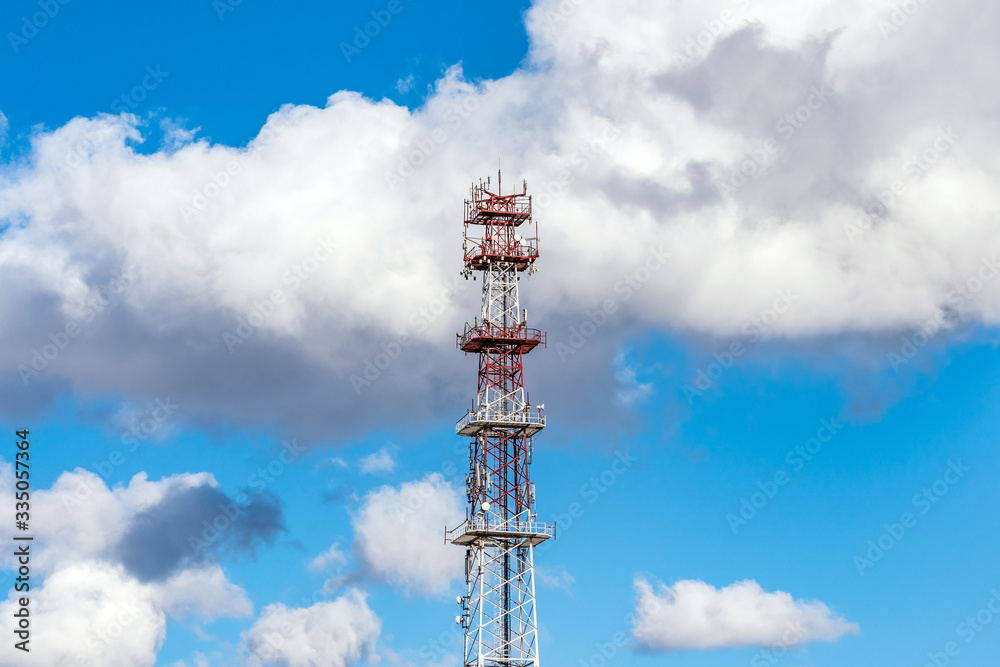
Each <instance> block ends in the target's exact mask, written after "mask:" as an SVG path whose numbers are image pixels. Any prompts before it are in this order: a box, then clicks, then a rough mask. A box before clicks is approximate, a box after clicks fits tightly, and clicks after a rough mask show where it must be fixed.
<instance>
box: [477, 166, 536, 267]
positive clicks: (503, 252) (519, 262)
mask: <svg viewBox="0 0 1000 667" xmlns="http://www.w3.org/2000/svg"><path fill="white" fill-rule="evenodd" d="M500 179H501V175H500V172H497V185H496V191H493V190H492V189H491V186H490V181H489V179H486V181H485V182H484V181H479V183H473V184H472V188H471V189H470V198H469V199H466V200H465V219H464V220H465V233H464V238H463V240H464V243H463V249H464V251H465V271H466V274H468V272H471V271H482V270H485V269H487V268H489V267H490V265H492V264H495V263H508V264H510V265H512V266H513V268H514V269H515V270H516V271H529V272H534V263H535V260H536V259H538V224H537V223H536V222H535V220H534V219H533V218H532V217H531V195H529V194H528V183H527V181H522V183H521V192H516V191H514V192H511V193H510V194H503V187H502V182H501V180H500Z"/></svg>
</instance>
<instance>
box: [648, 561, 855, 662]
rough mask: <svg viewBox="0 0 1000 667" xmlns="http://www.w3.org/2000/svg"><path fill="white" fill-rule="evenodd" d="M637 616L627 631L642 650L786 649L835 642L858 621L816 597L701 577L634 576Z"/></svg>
mask: <svg viewBox="0 0 1000 667" xmlns="http://www.w3.org/2000/svg"><path fill="white" fill-rule="evenodd" d="M635 588H636V594H637V600H636V620H635V625H634V627H633V630H632V636H633V638H634V639H635V640H636V642H637V644H638V646H639V647H640V648H641V649H643V650H646V651H678V650H684V649H696V650H704V649H717V648H727V647H736V646H764V647H776V646H781V647H784V648H791V647H794V646H800V645H802V644H805V643H807V642H810V641H817V640H822V641H835V640H837V639H839V638H840V637H842V636H844V635H845V634H856V633H857V632H858V625H857V624H856V623H849V622H847V621H845V620H844V619H843V618H840V617H839V616H837V615H835V614H834V613H833V612H832V611H831V610H830V609H829V608H828V607H827V606H826V605H825V604H823V603H822V602H818V601H803V600H795V599H793V598H792V596H791V595H789V594H788V593H783V592H781V591H777V592H775V593H769V592H767V591H765V590H763V589H762V588H761V587H760V585H759V584H757V582H755V581H750V580H747V581H741V582H737V583H735V584H732V585H731V586H727V587H725V588H721V589H716V588H715V587H713V586H711V585H710V584H706V583H704V582H701V581H678V582H677V583H675V584H674V585H673V586H666V585H663V584H661V585H660V586H659V590H658V591H657V590H654V589H653V586H652V585H650V584H649V582H647V581H646V580H644V579H642V578H637V579H636V581H635Z"/></svg>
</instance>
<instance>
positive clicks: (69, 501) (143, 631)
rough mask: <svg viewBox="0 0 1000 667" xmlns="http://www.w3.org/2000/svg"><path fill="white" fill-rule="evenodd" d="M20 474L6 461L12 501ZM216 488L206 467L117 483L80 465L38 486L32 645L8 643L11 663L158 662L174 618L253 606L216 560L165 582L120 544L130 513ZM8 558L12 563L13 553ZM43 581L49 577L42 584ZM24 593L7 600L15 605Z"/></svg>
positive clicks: (5, 610) (1, 465)
mask: <svg viewBox="0 0 1000 667" xmlns="http://www.w3.org/2000/svg"><path fill="white" fill-rule="evenodd" d="M12 480H13V473H12V471H11V466H10V464H8V463H6V462H2V461H0V501H2V500H4V499H7V500H8V504H10V503H12V498H13V495H12V494H13V489H12ZM205 486H208V487H211V488H217V486H218V485H217V483H216V481H215V479H214V478H213V477H212V475H210V474H208V473H197V474H190V473H186V474H181V475H174V476H172V477H166V478H164V479H162V480H159V481H153V482H151V481H149V480H148V479H147V478H146V475H145V473H140V474H137V475H135V476H134V477H133V478H132V479H131V480H130V482H129V484H128V485H120V486H117V487H115V488H114V489H109V488H108V487H107V485H105V483H104V480H103V479H101V478H100V477H98V476H97V475H94V474H93V473H91V472H89V471H85V470H83V469H79V468H78V469H77V470H75V471H73V472H64V473H63V474H61V475H60V476H59V477H58V478H57V479H56V481H55V483H54V484H53V485H52V487H51V488H49V489H38V490H36V491H34V492H33V494H32V509H33V512H32V525H33V532H34V536H35V541H34V542H33V543H32V550H33V552H32V578H33V582H34V585H33V586H32V598H31V605H32V608H33V611H32V619H33V620H32V623H33V626H32V627H33V633H32V644H31V647H32V651H31V654H30V658H25V657H24V655H23V654H22V653H21V652H20V651H16V650H14V649H13V648H12V646H11V643H10V642H5V643H4V644H3V645H2V646H0V663H2V664H4V665H22V664H23V665H27V664H29V663H31V664H35V663H37V661H39V660H41V661H42V662H43V663H44V664H46V665H54V666H60V667H61V666H63V665H67V666H68V665H78V664H82V663H81V662H79V661H80V660H81V659H84V658H86V659H87V660H89V662H88V663H87V664H94V665H97V664H99V665H108V667H117V666H119V665H121V666H122V667H126V666H131V667H136V666H141V665H153V664H154V663H155V662H156V654H157V651H158V650H159V647H160V645H161V644H162V642H163V639H164V637H165V635H166V622H167V618H168V617H173V618H180V617H184V616H187V615H189V614H196V615H198V616H200V617H202V618H205V619H214V618H220V617H241V616H249V615H251V614H252V612H253V609H252V605H251V603H250V600H249V599H248V598H247V595H246V592H245V591H244V590H243V589H242V588H240V587H239V586H236V585H235V584H233V583H232V582H230V581H229V580H228V579H227V577H226V575H225V573H224V572H223V571H222V569H221V568H220V567H219V566H218V565H217V564H214V563H200V564H198V565H196V566H193V567H181V568H180V569H177V570H176V571H175V572H173V573H172V574H171V575H170V576H168V577H165V578H164V579H162V580H156V581H148V582H144V581H142V580H141V579H140V578H139V577H137V576H136V575H135V574H134V573H131V572H129V571H128V569H127V568H126V567H125V566H124V565H123V563H121V562H119V561H118V560H117V558H116V551H115V547H116V545H118V544H119V543H120V542H121V541H122V540H123V539H124V538H125V537H126V535H127V534H128V531H129V527H130V524H131V522H132V520H133V519H134V518H135V517H136V516H137V515H139V514H140V513H141V512H143V511H144V510H148V509H149V508H151V507H154V506H156V505H157V504H158V503H160V502H161V501H163V500H164V499H166V498H168V497H172V496H176V495H177V494H178V492H183V490H185V489H192V488H196V487H205ZM2 562H3V563H4V564H5V565H6V566H7V567H11V566H12V559H11V555H10V553H6V552H5V553H4V554H3V558H2ZM38 582H41V585H38ZM16 598H17V595H16V593H15V592H13V591H12V592H11V594H10V597H9V598H8V599H7V600H6V601H3V602H0V613H2V614H4V615H5V616H7V617H10V614H12V613H13V607H14V605H15V600H16Z"/></svg>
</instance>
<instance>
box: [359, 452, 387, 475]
mask: <svg viewBox="0 0 1000 667" xmlns="http://www.w3.org/2000/svg"><path fill="white" fill-rule="evenodd" d="M360 469H361V474H363V475H371V474H374V473H380V472H392V471H393V470H395V469H396V459H394V458H393V456H392V452H391V451H389V449H388V448H385V447H383V448H382V449H380V450H378V451H377V452H374V453H372V454H369V455H368V456H365V457H363V458H362V459H361V463H360Z"/></svg>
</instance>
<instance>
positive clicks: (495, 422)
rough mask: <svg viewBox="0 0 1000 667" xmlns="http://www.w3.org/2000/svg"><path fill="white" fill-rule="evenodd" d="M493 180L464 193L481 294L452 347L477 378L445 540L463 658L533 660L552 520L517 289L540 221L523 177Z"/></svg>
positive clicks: (476, 664)
mask: <svg viewBox="0 0 1000 667" xmlns="http://www.w3.org/2000/svg"><path fill="white" fill-rule="evenodd" d="M500 183H501V182H500V173H499V172H497V187H496V192H493V191H491V190H490V183H489V179H487V180H486V182H485V183H484V182H483V181H480V182H479V183H478V184H473V185H472V189H471V192H470V197H471V198H470V199H468V200H466V202H465V220H464V234H463V241H464V243H463V248H464V260H465V267H464V269H463V270H462V273H463V274H464V275H465V278H466V280H468V278H469V276H470V275H473V272H479V273H480V274H481V275H482V279H483V300H482V307H481V310H480V314H479V316H478V317H477V318H475V320H474V321H473V323H472V324H471V325H470V324H468V323H466V325H465V330H464V331H463V332H462V333H460V334H457V339H458V340H457V346H458V348H459V349H460V350H462V351H463V352H472V353H475V354H478V355H479V384H478V391H477V394H476V398H475V401H474V402H473V405H472V409H471V410H469V412H468V413H467V414H466V415H465V416H464V417H463V418H462V419H460V420H459V422H458V424H457V425H456V431H457V432H458V434H459V435H461V436H467V437H469V438H470V440H469V473H468V474H467V475H466V478H465V486H466V493H467V496H468V499H469V510H468V518H467V519H466V521H465V522H464V523H463V524H461V525H460V526H458V527H457V528H455V529H453V530H450V531H449V530H446V532H445V539H446V540H450V541H451V542H452V543H453V544H458V545H460V546H463V547H465V549H466V551H465V577H466V584H467V593H466V595H464V596H461V597H459V600H458V601H459V603H460V604H461V605H462V613H461V614H460V615H459V616H458V617H457V618H456V622H458V623H460V624H461V625H462V626H463V628H464V629H465V657H464V663H463V664H464V665H465V666H466V667H511V666H518V667H529V666H530V667H538V619H537V614H536V610H535V577H534V548H535V547H536V546H537V545H539V544H541V543H542V542H544V541H545V540H547V539H548V538H549V537H552V535H553V527H552V526H550V525H548V524H545V523H542V522H540V521H538V517H537V515H536V514H535V510H534V505H535V487H534V484H532V483H531V478H530V476H529V467H530V465H531V453H532V437H533V436H534V435H535V434H537V433H538V432H539V431H541V430H542V428H544V427H545V412H544V409H543V407H542V406H534V407H533V406H532V405H531V403H530V402H529V400H528V392H527V390H526V389H525V387H524V380H523V357H524V355H525V354H527V353H529V352H531V350H533V349H534V348H535V347H537V346H538V345H539V344H542V345H545V342H546V341H545V333H544V332H542V331H540V330H538V329H532V328H529V327H528V323H527V311H522V310H521V308H520V303H519V299H518V289H517V285H518V280H519V274H521V273H526V274H528V275H530V274H531V273H534V272H535V270H536V269H535V260H536V259H537V258H538V225H537V222H536V221H534V220H533V219H532V217H531V197H530V196H529V195H528V193H527V190H528V186H527V183H524V184H523V187H522V191H521V193H517V192H512V193H511V194H507V195H504V194H503V193H502V188H501V185H500Z"/></svg>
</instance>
